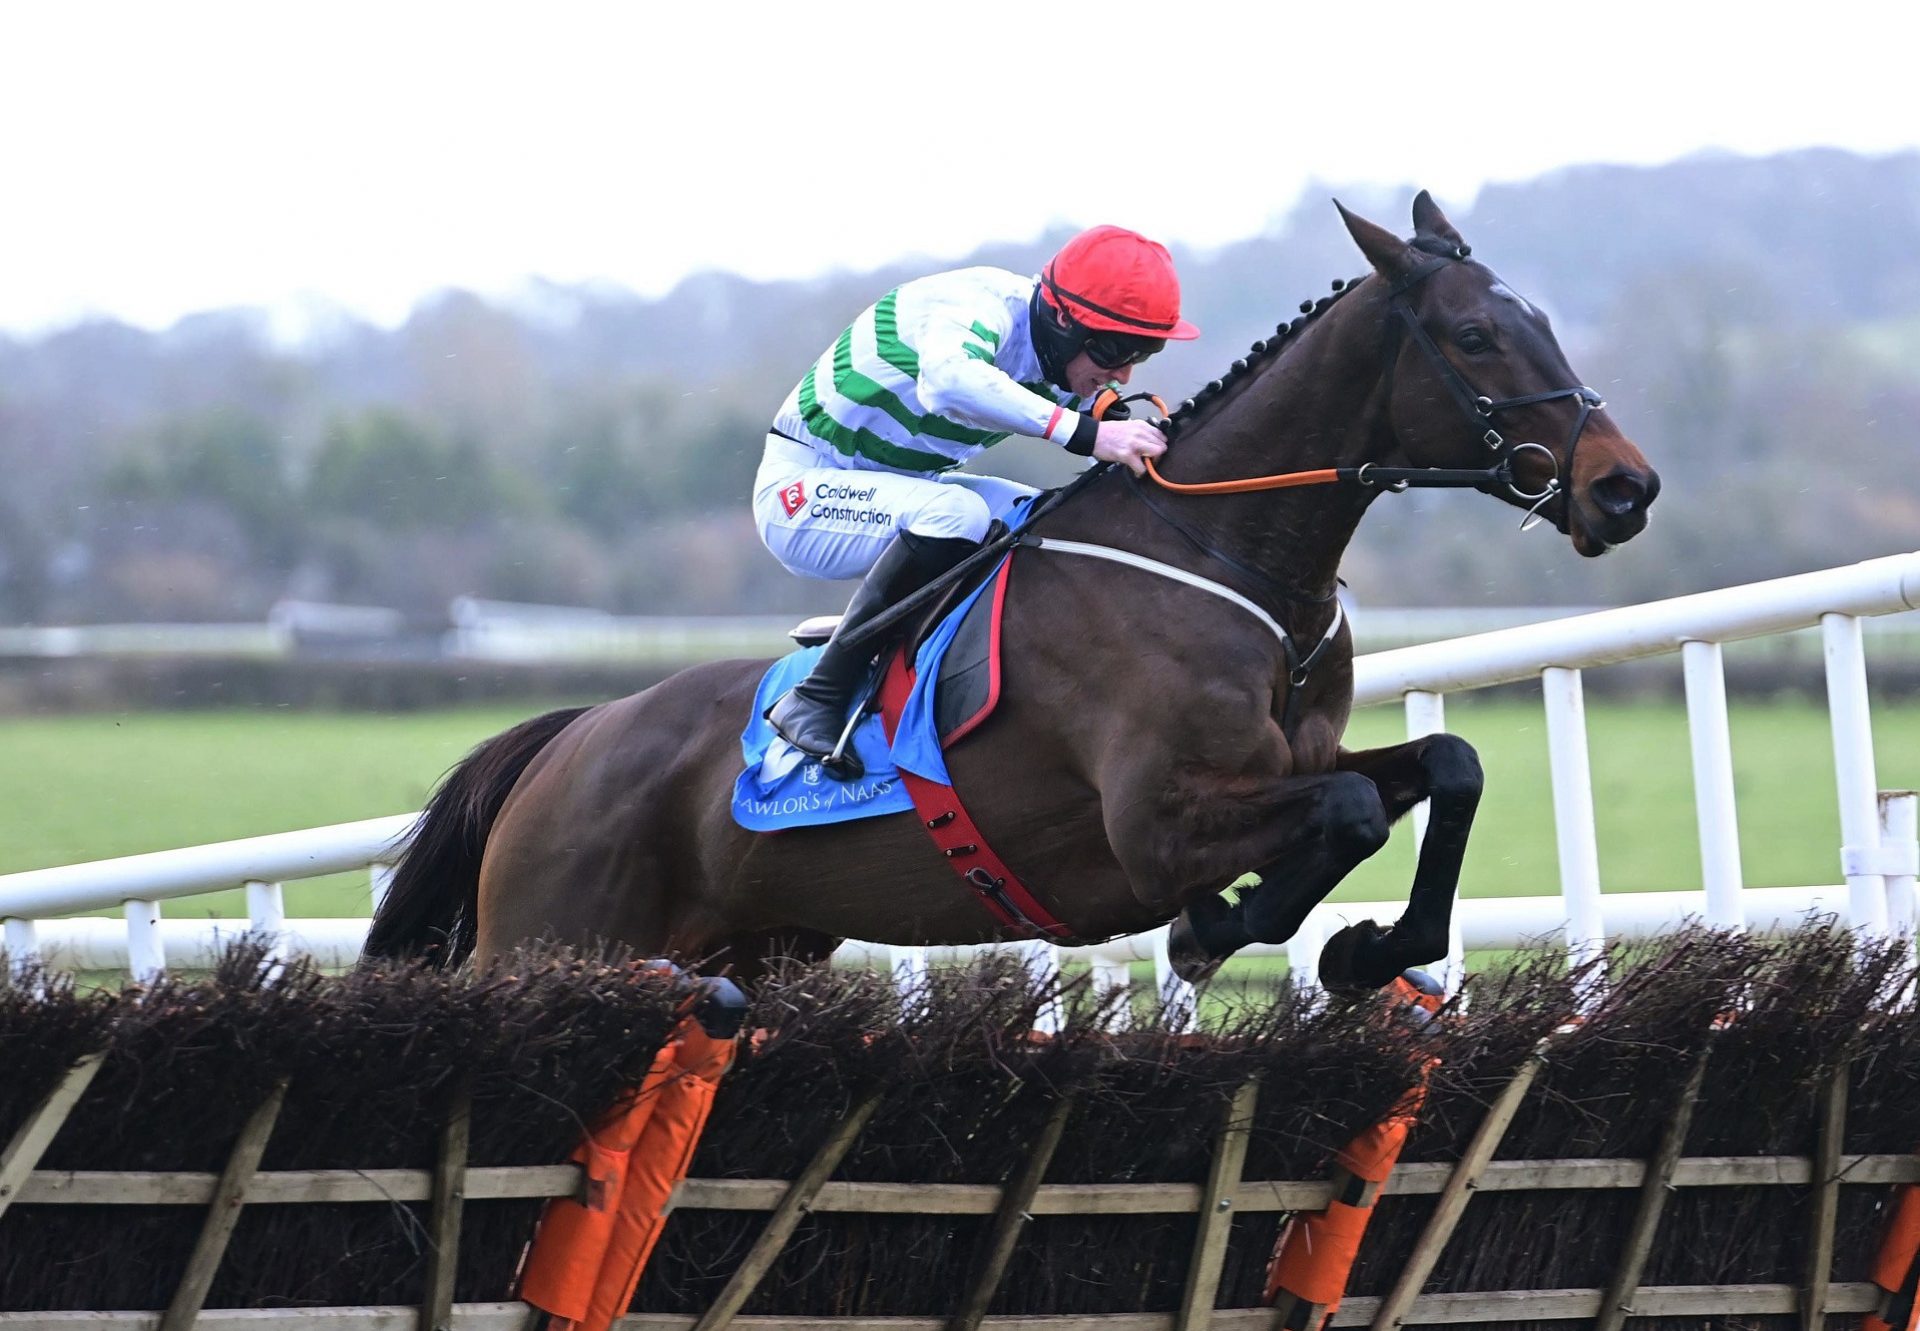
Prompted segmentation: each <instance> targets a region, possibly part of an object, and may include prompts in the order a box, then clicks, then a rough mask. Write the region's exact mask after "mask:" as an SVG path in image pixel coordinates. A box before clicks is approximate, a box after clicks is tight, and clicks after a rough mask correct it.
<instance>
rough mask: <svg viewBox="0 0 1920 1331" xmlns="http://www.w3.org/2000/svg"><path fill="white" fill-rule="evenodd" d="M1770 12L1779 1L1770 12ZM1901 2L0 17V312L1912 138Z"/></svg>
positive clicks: (496, 272) (622, 279)
mask: <svg viewBox="0 0 1920 1331" xmlns="http://www.w3.org/2000/svg"><path fill="white" fill-rule="evenodd" d="M1775 15H1790V16H1791V17H1792V18H1793V22H1792V23H1791V24H1788V23H1785V22H1779V21H1777V20H1776V19H1775ZM1916 39H1920V6H1917V5H1915V4H1914V3H1913V2H1912V0H1897V3H1877V4H1871V5H1870V4H1862V3H1853V2H1852V0H1845V2H1842V3H1835V2H1833V0H1828V2H1826V3H1822V4H1818V5H1797V6H1793V7H1791V8H1790V9H1789V8H1788V7H1785V6H1771V5H1755V4H1742V5H1732V4H1705V3H1691V2H1689V0H1665V2H1663V3H1657V4H1653V3H1641V2H1640V0H1610V2H1609V3H1606V4H1551V3H1540V0H1532V2H1531V3H1514V4H1504V3H1503V4H1494V5H1475V4H1470V3H1466V2H1465V0H1459V2H1457V3H1453V4H1434V3H1432V2H1431V0H1424V2H1423V3H1418V4H1400V3H1382V2H1379V0H1376V2H1375V3H1342V4H1319V5H1313V6H1308V7H1296V6H1292V5H1284V4H1263V3H1261V2H1260V0H1233V3H1232V4H1220V5H1215V4H1211V3H1201V2H1198V0H1172V2H1169V0H1159V2H1158V3H1152V4H1135V3H1121V2H1118V0H1107V2H1105V3H1095V2H1093V0H1082V2H1081V3H1076V4H1071V5H1066V4H1059V5H1056V4H1050V3H1042V2H1041V0H1025V2H1024V3H1015V4H1002V3H997V0H970V2H969V0H935V2H934V3H914V2H913V0H887V2H886V3H865V2H864V0H862V2H860V3H842V2H840V0H815V2H814V3H801V4H793V3H785V4H764V5H763V4H754V3H742V2H741V0H734V2H733V3H726V2H724V0H723V2H721V3H692V2H689V0H677V2H676V3H668V4H661V3H639V2H637V0H636V3H631V4H624V5H617V6H616V5H602V4H568V3H557V2H555V0H542V2H541V3H538V4H524V5H516V6H487V5H482V4H475V3H471V2H469V3H460V4H440V3H412V2H410V0H380V2H379V3H371V4H359V3H341V2H340V0H332V2H330V3H326V4H305V3H291V2H287V3H261V2H259V0H252V2H250V3H236V4H197V3H186V2H185V0H171V2H170V3H166V4H153V3H150V2H149V3H142V4H138V5H134V4H128V5H119V4H96V3H71V2H69V0H61V2H60V3H51V4H21V5H10V6H8V7H7V8H6V10H5V14H4V17H0V328H5V329H11V330H15V331H30V330H37V329H41V328H45V327H47V326H49V325H53V324H59V323H63V322H69V321H71V320H73V319H76V318H78V317H81V316H83V315H86V314H89V313H110V314H113V315H116V316H118V317H121V318H124V319H128V320H130V321H133V322H135V323H139V324H142V325H146V326H149V327H158V326H164V325H165V324H167V323H169V322H171V321H172V320H173V319H175V318H177V317H179V316H180V315H181V314H183V313H186V312H188V311H192V310H197V309H205V308H210V307H217V306H225V305H236V304H268V305H274V306H279V307H282V308H287V307H295V306H298V305H299V304H300V303H301V302H303V301H314V300H324V301H330V302H337V303H340V304H343V305H345V306H347V307H350V308H352V309H354V310H356V311H358V312H360V313H362V314H364V315H366V316H368V317H372V318H375V319H377V320H380V321H382V322H389V323H390V322H394V321H397V320H398V319H400V318H402V317H404V315H405V314H406V312H407V310H408V309H409V308H410V307H411V305H412V304H413V302H414V301H416V300H417V299H419V298H420V297H421V296H422V295H423V294H426V293H428V292H431V291H433V290H435V289H438V288H441V287H446V286H454V285H458V286H467V287H471V288H475V289H478V290H481V291H484V292H488V293H496V294H497V293H505V292H510V291H512V290H513V289H515V288H516V287H517V286H519V285H521V284H523V283H524V282H525V280H526V279H528V278H529V277H533V276H539V277H544V278H549V279H554V280H558V281H563V282H572V281H580V280H589V279H591V280H603V281H609V282H613V283H618V284H620V285H623V286H626V287H631V288H633V289H635V290H638V291H641V292H644V293H650V294H651V293H658V292H661V291H664V290H665V289H667V288H668V287H670V286H671V285H672V284H673V283H674V282H675V281H677V280H678V279H679V278H681V277H683V276H685V275H686V274H687V273H689V272H693V271H697V270H699V269H703V268H724V269H730V270H733V271H737V272H741V273H745V274H748V275H750V276H754V277H764V278H771V277H795V276H804V275H808V274H813V273H817V272H821V271H824V270H826V269H830V268H834V267H854V268H864V267H867V266H870V265H874V264H877V263H880V262H883V261H886V260H889V259H893V258H898V257H901V256H906V255H930V256H940V257H949V256H957V255H960V254H964V253H965V252H967V251H968V250H970V249H972V248H973V247H974V246H975V245H976V244H979V243H982V242H985V241H989V240H1016V239H1026V238H1030V237H1032V236H1034V235H1036V234H1037V233H1038V232H1039V231H1041V230H1042V229H1043V228H1044V227H1045V226H1047V225H1048V224H1049V223H1051V222H1062V223H1070V224H1075V225H1084V224H1091V223H1093V222H1097V221H1115V222H1120V223H1123V224H1126V225H1130V226H1134V227H1137V228H1139V229H1141V230H1143V231H1146V232H1148V233H1149V234H1153V235H1156V236H1158V237H1160V238H1163V239H1167V240H1173V241H1180V242H1185V243H1187V244H1191V245H1197V246H1210V245H1215V244H1219V243H1221V242H1224V241H1228V240H1232V239H1236V238H1239V237H1242V236H1247V235H1251V234H1254V233H1256V232H1258V231H1260V230H1261V229H1262V228H1263V227H1264V226H1266V225H1267V223H1268V222H1269V221H1270V220H1271V219H1272V218H1273V217H1275V216H1276V215H1278V214H1281V213H1284V212H1285V211H1286V210H1287V209H1288V208H1289V207H1290V206H1291V205H1292V204H1293V202H1294V201H1295V199H1296V198H1297V197H1298V196H1299V194H1300V192H1301V190H1302V189H1303V188H1305V187H1307V186H1308V185H1309V184H1310V183H1315V182H1329V181H1334V182H1363V183H1377V184H1383V185H1385V184H1400V183H1413V184H1419V185H1424V186H1427V187H1429V188H1431V189H1433V190H1434V192H1435V193H1436V195H1438V196H1439V198H1440V199H1441V200H1442V202H1443V203H1447V204H1451V205H1455V206H1460V205H1465V204H1467V203H1470V202H1471V200H1472V197H1473V194H1474V192H1475V191H1476V190H1477V188H1478V187H1479V186H1480V185H1481V184H1482V183H1484V182H1486V181H1488V180H1513V179H1521V178H1525V177H1528V176H1532V175H1536V174H1539V173H1541V172H1544V171H1548V170H1551V169H1553V168H1555V167H1558V166H1564V165H1568V164H1576V163H1587V162H1635V163H1656V162H1664V161H1670V160H1673V159H1675V158H1677V157H1682V156H1685V155H1687V154H1689V153H1694V152H1699V151H1702V150H1706V149H1726V150H1731V151H1735V152H1741V153H1767V152H1773V151H1777V150H1780V149H1784V148H1792V147H1801V146H1807V145H1815V144H1826V145H1834V146H1839V147H1845V148H1851V149H1855V150H1859V151H1863V152H1887V151H1892V150H1897V149H1902V148H1909V147H1914V146H1916V145H1920V95H1917V94H1916V92H1915V88H1914V79H1913V75H1912V72H1911V69H1910V65H1911V62H1912V61H1913V59H1914V58H1915V51H1916V49H1917V48H1920V42H1917V40H1916Z"/></svg>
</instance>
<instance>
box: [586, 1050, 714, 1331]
mask: <svg viewBox="0 0 1920 1331" xmlns="http://www.w3.org/2000/svg"><path fill="white" fill-rule="evenodd" d="M733 1049H734V1044H733V1041H732V1040H718V1039H715V1038H714V1037H713V1036H710V1035H708V1034H706V1033H705V1032H704V1031H702V1030H701V1029H700V1028H699V1027H698V1026H691V1025H690V1026H688V1028H687V1029H686V1031H685V1033H684V1034H683V1035H682V1036H681V1038H680V1040H679V1041H678V1043H677V1045H676V1055H675V1060H674V1061H675V1063H676V1065H677V1067H676V1072H677V1075H676V1076H674V1077H672V1078H670V1079H669V1080H668V1081H667V1084H666V1085H665V1086H663V1087H661V1088H660V1105H659V1107H658V1108H656V1109H655V1110H654V1111H653V1118H652V1119H651V1120H649V1121H648V1123H647V1130H646V1131H645V1132H644V1133H643V1134H642V1135H641V1137H640V1141H639V1144H638V1145H636V1146H635V1147H634V1148H633V1151H632V1153H631V1154H630V1155H629V1157H628V1161H627V1186H626V1188H625V1190H624V1191H623V1192H622V1193H621V1197H620V1212H619V1215H618V1217H617V1218H616V1219H615V1221H614V1226H613V1238H612V1241H611V1242H610V1243H609V1244H608V1245H607V1260H606V1263H605V1264H604V1265H603V1266H602V1267H601V1268H600V1280H599V1283H598V1284H597V1285H596V1287H595V1288H594V1292H593V1301H592V1302H591V1303H590V1304H589V1305H588V1308H587V1316H586V1319H585V1322H584V1326H583V1328H582V1331H607V1328H609V1327H611V1326H612V1325H613V1322H614V1319H615V1318H617V1317H620V1316H622V1315H624V1314H625V1312H626V1311H627V1305H628V1304H630V1303H632V1302H633V1291H634V1290H635V1289H636V1288H638V1287H639V1284H640V1273H641V1272H642V1271H644V1270H646V1266H647V1258H649V1257H651V1256H652V1255H653V1248H654V1245H655V1244H657V1243H658V1242H659V1241H660V1231H661V1230H663V1229H665V1228H666V1224H667V1216H666V1207H667V1199H668V1198H669V1197H671V1196H672V1195H673V1189H674V1185H675V1184H677V1183H679V1182H680V1180H681V1179H683V1178H685V1177H686V1176H687V1166H688V1165H690V1164H692V1163H693V1151H694V1148H695V1147H696V1146H698V1145H699V1144H700V1133H701V1132H702V1130H703V1129H705V1127H706V1126H707V1115H709V1114H710V1113H712V1112H713V1096H714V1092H715V1091H717V1090H718V1089H719V1087H720V1078H721V1076H722V1075H723V1074H724V1073H725V1072H726V1070H727V1068H728V1067H729V1066H731V1065H732V1063H733Z"/></svg>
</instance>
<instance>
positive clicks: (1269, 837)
mask: <svg viewBox="0 0 1920 1331" xmlns="http://www.w3.org/2000/svg"><path fill="white" fill-rule="evenodd" d="M1263 794H1264V795H1265V796H1266V798H1265V800H1264V801H1263V802H1262V803H1261V804H1260V805H1259V806H1258V807H1253V806H1251V805H1249V804H1248V803H1246V802H1236V804H1237V811H1238V812H1241V813H1245V814H1249V815H1252V816H1253V818H1254V819H1257V821H1254V822H1253V825H1251V826H1250V827H1248V828H1247V830H1246V832H1245V833H1244V834H1243V835H1242V836H1241V837H1240V838H1238V839H1237V840H1227V839H1225V838H1223V837H1221V836H1219V835H1218V831H1217V830H1216V829H1217V828H1218V824H1219V822H1220V820H1221V818H1222V815H1223V812H1224V811H1223V809H1222V807H1221V804H1220V803H1214V804H1210V805H1209V806H1208V807H1207V810H1206V814H1207V816H1206V820H1205V821H1206V822H1207V823H1208V824H1209V825H1210V826H1209V828H1208V829H1207V830H1208V831H1209V832H1210V833H1212V834H1211V835H1207V836H1205V837H1204V838H1203V837H1202V836H1200V835H1194V836H1193V839H1192V840H1191V841H1189V842H1188V843H1187V844H1188V845H1189V846H1201V845H1204V846H1206V847H1207V850H1208V853H1207V855H1206V856H1205V857H1204V858H1205V860H1207V861H1209V862H1210V866H1211V867H1218V866H1219V865H1221V864H1223V863H1224V864H1231V865H1232V866H1233V867H1234V868H1235V869H1239V868H1244V867H1245V866H1248V865H1254V866H1257V867H1256V868H1255V870H1254V872H1255V873H1257V874H1258V875H1259V876H1260V878H1261V880H1262V881H1261V885H1260V886H1258V887H1255V888H1253V889H1251V890H1250V891H1247V892H1245V893H1243V894H1242V895H1241V898H1240V900H1239V901H1238V902H1236V903H1233V904H1231V905H1230V904H1228V902H1227V901H1226V900H1225V899H1224V898H1222V897H1220V896H1219V895H1217V894H1216V893H1213V892H1202V893H1201V894H1200V895H1198V896H1194V897H1192V898H1191V899H1190V900H1189V901H1188V903H1187V905H1186V908H1185V909H1184V910H1183V911H1182V912H1181V914H1180V917H1179V918H1178V919H1177V920H1176V921H1175V922H1174V925H1173V932H1172V934H1171V935H1170V936H1169V938H1168V941H1167V948H1168V956H1169V958H1170V960H1171V961H1172V963H1173V966H1174V969H1175V970H1176V971H1177V972H1178V973H1179V974H1180V975H1181V977H1182V978H1184V979H1187V980H1189V981H1197V980H1200V979H1204V978H1206V977H1207V976H1208V975H1211V974H1212V973H1213V972H1214V971H1215V970H1217V969H1218V968H1219V965H1220V963H1221V962H1222V961H1224V960H1226V958H1227V957H1228V956H1230V955H1231V954H1232V953H1234V952H1236V951H1238V950H1239V949H1240V948H1243V947H1245V946H1246V945H1247V944H1249V943H1282V942H1285V941H1286V940H1287V939H1289V938H1291V937H1292V936H1293V934H1294V932H1295V931H1296V930H1298V929H1299V927H1300V922H1301V921H1302V920H1304V919H1305V918H1306V916H1307V912H1308V911H1310V910H1312V909H1313V907H1314V906H1316V905H1317V904H1319V902H1320V901H1321V899H1322V898H1324V897H1325V896H1326V895H1327V893H1329V892H1331V891H1332V890H1333V889H1334V887H1335V886H1336V885H1337V884H1338V883H1339V882H1340V880H1341V879H1343V878H1345V877H1346V876H1347V875H1348V874H1349V873H1351V872H1352V871H1353V869H1354V866H1355V865H1357V864H1359V863H1360V862H1361V861H1362V860H1364V859H1366V858H1367V857H1368V856H1370V855H1372V854H1373V853H1374V852H1375V851H1377V850H1379V849H1380V847H1381V846H1383V845H1385V844H1386V840H1387V831H1388V823H1389V819H1388V816H1387V811H1386V810H1385V808H1384V807H1383V806H1382V804H1381V801H1380V795H1379V792H1378V791H1377V790H1376V789H1375V787H1374V784H1373V783H1372V782H1371V781H1369V780H1367V779H1366V778H1365V777H1362V776H1358V775H1355V774H1352V773H1344V772H1331V773H1327V774H1324V775H1316V776H1294V777H1285V778H1282V779H1280V780H1277V781H1274V782H1272V783H1271V785H1270V786H1269V788H1268V789H1267V790H1266V791H1264V792H1263ZM1191 830H1192V832H1193V833H1196V834H1197V833H1199V832H1200V831H1201V829H1200V828H1198V827H1196V828H1194V829H1191ZM1190 863H1191V861H1190ZM1212 881H1213V882H1216V883H1217V882H1218V881H1219V878H1218V877H1217V876H1216V877H1213V878H1212Z"/></svg>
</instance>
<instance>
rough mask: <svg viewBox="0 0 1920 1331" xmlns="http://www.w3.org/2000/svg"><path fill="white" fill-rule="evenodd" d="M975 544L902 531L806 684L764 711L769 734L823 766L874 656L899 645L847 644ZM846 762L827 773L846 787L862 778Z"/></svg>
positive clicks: (886, 638)
mask: <svg viewBox="0 0 1920 1331" xmlns="http://www.w3.org/2000/svg"><path fill="white" fill-rule="evenodd" d="M977 549H979V543H978V542H976V541H969V540H967V539H966V538H964V537H951V536H948V537H942V536H917V535H915V534H914V533H912V532H910V531H903V532H901V533H900V535H899V536H898V537H896V538H895V540H894V542H893V544H892V545H889V546H888V547H887V548H886V550H885V551H883V552H882V553H881V555H880V558H879V561H878V562H876V563H875V564H874V566H873V568H872V569H871V570H869V571H868V573H867V577H866V581H865V582H862V583H861V584H860V589H859V590H858V591H856V592H855V593H854V594H853V599H852V600H851V601H849V602H848V603H847V612H846V614H845V615H843V616H841V619H840V623H839V625H838V626H837V627H836V628H835V629H834V631H833V637H832V638H831V639H829V640H828V642H827V645H826V647H825V649H824V650H823V651H822V652H821V653H820V659H819V660H818V661H816V662H814V666H813V670H812V671H811V672H810V673H809V674H808V675H807V677H806V678H805V679H803V680H801V681H800V682H799V683H798V684H796V685H794V686H793V688H792V689H790V690H789V691H788V692H787V693H786V695H785V696H783V697H782V698H781V699H780V700H779V701H778V702H776V703H774V705H773V706H772V707H770V708H768V709H767V720H768V722H770V723H771V724H772V726H773V729H774V732H775V733H776V734H778V735H779V736H780V738H781V739H784V740H785V741H786V742H787V743H789V744H791V745H793V747H794V748H796V749H799V750H800V751H801V752H802V753H805V754H808V755H810V756H812V757H814V758H826V757H827V756H828V755H830V754H831V753H832V752H833V750H834V746H835V745H837V744H838V743H839V742H840V732H841V731H842V730H844V729H845V728H846V724H847V712H848V709H849V708H851V707H852V705H853V695H854V693H855V691H856V690H858V689H859V687H860V685H861V683H862V682H863V681H864V680H865V679H866V677H867V671H868V668H869V667H870V666H871V665H872V663H873V658H874V657H875V656H876V655H878V654H879V652H880V650H881V649H882V648H883V647H885V646H888V645H889V644H890V643H891V642H893V641H897V640H898V636H899V635H898V634H894V633H887V634H883V635H881V640H879V641H867V642H862V643H860V644H858V645H857V646H854V647H848V646H847V645H846V644H845V641H844V640H845V639H846V637H847V636H848V635H849V634H851V633H852V632H853V631H854V630H855V629H858V628H859V627H860V626H861V625H863V624H865V623H867V622H868V621H870V620H872V619H873V618H874V617H875V616H877V615H879V614H880V613H881V612H882V611H883V610H885V609H887V608H888V607H889V606H892V605H895V604H897V603H898V602H899V601H901V600H902V599H904V598H905V597H907V596H909V595H911V594H912V593H914V592H916V591H918V590H919V589H920V588H922V587H924V586H926V585H927V584H928V583H929V582H931V581H933V580H934V579H935V578H937V577H939V576H940V575H941V574H942V573H945V572H946V571H947V570H948V569H950V568H952V567H953V566H954V565H955V564H957V563H959V562H960V561H961V560H962V559H964V558H966V556H967V555H969V554H970V553H972V552H973V551H974V550H977ZM842 757H843V759H852V760H853V761H851V762H843V763H842V764H839V765H838V766H840V768H841V770H838V771H835V770H834V768H833V767H829V768H828V772H829V774H830V775H832V776H836V777H839V778H840V779H841V780H851V779H852V778H854V777H857V776H859V775H860V766H859V762H858V760H857V759H853V753H852V750H851V748H849V750H848V751H847V752H846V753H845V754H844V755H842Z"/></svg>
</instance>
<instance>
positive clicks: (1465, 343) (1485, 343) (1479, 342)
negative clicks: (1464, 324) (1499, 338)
mask: <svg viewBox="0 0 1920 1331" xmlns="http://www.w3.org/2000/svg"><path fill="white" fill-rule="evenodd" d="M1453 340H1454V341H1455V342H1457V343H1459V345H1460V350H1462V351H1465V352H1468V353H1469V354H1472V355H1479V354H1480V353H1481V352H1483V351H1492V350H1493V339H1492V338H1490V337H1488V336H1487V335H1486V333H1485V332H1484V331H1482V330H1481V329H1478V328H1462V329H1461V330H1460V331H1459V332H1457V333H1455V334H1454V335H1453Z"/></svg>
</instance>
